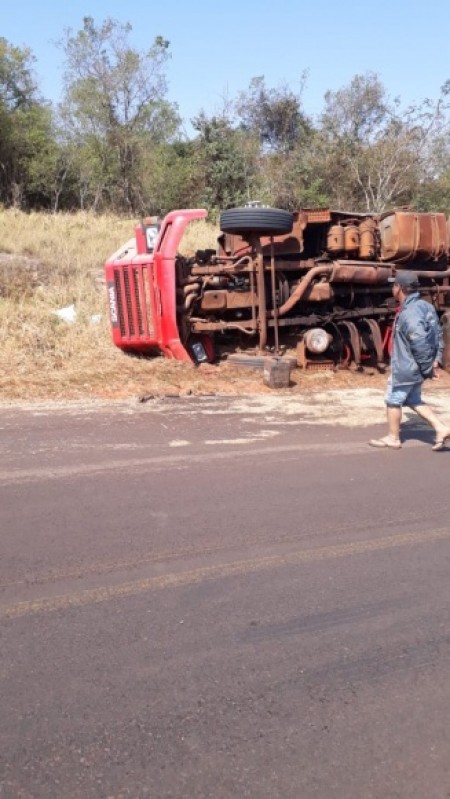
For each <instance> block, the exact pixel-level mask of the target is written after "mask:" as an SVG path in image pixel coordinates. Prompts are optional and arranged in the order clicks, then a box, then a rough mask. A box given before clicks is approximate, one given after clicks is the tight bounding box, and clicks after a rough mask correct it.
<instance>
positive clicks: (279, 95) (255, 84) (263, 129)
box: [236, 75, 312, 153]
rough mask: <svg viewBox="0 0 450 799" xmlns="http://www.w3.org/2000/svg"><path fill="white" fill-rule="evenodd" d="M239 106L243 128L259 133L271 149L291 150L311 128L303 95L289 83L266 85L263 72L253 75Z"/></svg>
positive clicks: (264, 146) (278, 150)
mask: <svg viewBox="0 0 450 799" xmlns="http://www.w3.org/2000/svg"><path fill="white" fill-rule="evenodd" d="M304 78H305V76H303V79H302V83H303V82H304ZM236 109H237V114H238V118H239V119H240V122H241V125H242V127H243V129H244V130H246V131H249V132H252V133H254V134H256V135H257V136H258V138H259V141H260V143H261V145H262V147H263V148H264V149H267V150H269V151H274V152H281V153H288V152H290V151H292V150H293V149H295V147H296V146H297V145H298V143H299V141H300V140H302V141H304V140H306V139H307V138H308V136H309V135H310V133H311V132H312V126H311V122H310V120H309V119H308V118H307V116H306V115H305V114H304V112H303V110H302V103H301V96H300V95H295V94H294V92H292V91H291V90H290V89H289V88H288V87H287V86H282V87H280V88H278V89H269V88H267V86H266V83H265V78H264V76H263V75H260V76H258V77H256V78H252V80H251V81H250V86H249V88H248V90H247V91H246V92H241V93H240V94H239V97H238V100H237V103H236Z"/></svg>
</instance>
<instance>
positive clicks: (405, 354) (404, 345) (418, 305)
mask: <svg viewBox="0 0 450 799" xmlns="http://www.w3.org/2000/svg"><path fill="white" fill-rule="evenodd" d="M442 352H443V338H442V329H441V326H440V324H439V318H438V315H437V313H436V311H435V309H434V308H433V306H432V305H430V303H429V302H426V301H425V300H421V299H420V294H419V292H414V294H409V295H408V296H407V297H406V299H405V301H404V303H403V304H402V306H401V308H400V311H399V313H398V316H397V318H396V320H395V323H394V337H393V348H392V356H391V375H392V385H393V387H395V386H396V385H411V384H413V383H421V382H422V380H424V379H425V378H427V377H432V375H433V362H434V361H440V360H441V356H442Z"/></svg>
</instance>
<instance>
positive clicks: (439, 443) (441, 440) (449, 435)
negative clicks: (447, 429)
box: [431, 433, 450, 452]
mask: <svg viewBox="0 0 450 799" xmlns="http://www.w3.org/2000/svg"><path fill="white" fill-rule="evenodd" d="M448 438H450V433H447V435H446V436H443V438H437V439H436V443H435V444H434V446H433V447H431V449H432V450H433V452H439V450H441V449H444V447H445V442H446V441H447V439H448Z"/></svg>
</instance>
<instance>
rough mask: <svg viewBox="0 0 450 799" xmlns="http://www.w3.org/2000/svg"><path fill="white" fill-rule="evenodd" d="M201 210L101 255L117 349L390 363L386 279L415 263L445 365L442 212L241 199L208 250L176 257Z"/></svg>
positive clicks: (445, 226) (448, 321) (448, 269)
mask: <svg viewBox="0 0 450 799" xmlns="http://www.w3.org/2000/svg"><path fill="white" fill-rule="evenodd" d="M206 215H207V214H206V211H204V210H203V209H194V210H180V211H172V212H171V213H170V214H168V215H167V216H166V217H165V218H164V220H163V221H162V223H159V222H156V220H155V219H151V220H146V221H144V223H143V225H140V226H138V227H137V228H136V234H135V238H134V239H132V240H131V241H130V242H128V243H127V244H126V245H124V247H123V248H121V249H120V250H119V251H118V252H116V253H114V255H113V256H111V258H110V259H109V260H108V261H107V263H106V266H105V269H106V279H107V286H108V298H109V307H110V318H111V325H112V330H113V340H114V342H115V343H116V344H117V346H119V347H121V348H122V349H124V350H126V351H132V352H140V353H152V352H155V351H159V352H163V353H164V354H165V355H166V356H167V357H169V358H177V359H180V360H188V361H193V362H201V361H204V360H208V361H214V360H216V359H217V358H224V357H227V356H230V355H233V357H236V355H235V354H236V353H240V356H239V357H241V358H244V357H246V356H247V355H248V356H249V357H250V356H251V355H266V354H277V355H282V354H283V353H292V351H294V354H295V358H296V360H297V363H298V365H299V366H302V367H303V368H315V369H321V368H335V367H337V366H341V367H345V366H349V365H350V364H353V365H354V366H355V367H356V368H358V369H359V368H361V367H362V366H363V365H364V364H365V363H369V362H370V363H375V364H377V365H378V367H379V368H380V369H383V368H384V365H385V363H386V362H387V360H388V348H389V339H390V336H391V331H392V322H393V318H394V315H395V304H394V300H393V298H392V293H391V286H390V284H389V283H388V279H389V278H390V277H392V276H393V275H395V273H396V272H397V271H398V270H400V269H408V270H412V271H414V273H415V274H416V275H417V276H418V278H419V281H420V284H421V293H422V296H423V297H424V299H426V300H428V301H429V302H431V303H432V304H433V305H434V306H435V308H436V310H437V312H438V314H439V316H440V318H441V322H442V326H443V332H444V342H445V355H444V361H445V363H444V365H445V366H446V368H450V332H449V329H450V262H449V242H450V223H449V221H448V220H447V219H446V217H445V215H444V214H441V213H435V214H434V213H433V214H431V213H427V214H417V213H413V212H411V211H404V210H394V211H391V212H389V213H386V214H383V215H382V216H374V215H369V214H355V213H346V212H343V211H333V210H330V209H302V210H299V211H297V212H295V213H290V212H288V211H284V210H281V209H274V208H265V207H261V206H258V205H256V206H254V205H253V206H248V207H244V208H235V209H229V210H226V211H223V212H222V214H221V218H220V227H221V231H222V232H221V235H220V236H219V238H218V243H217V247H216V248H215V249H214V250H213V249H208V250H198V251H197V252H196V253H195V254H194V255H192V256H189V257H187V256H184V255H181V254H180V253H179V245H180V241H181V238H182V236H183V233H184V231H185V228H186V225H187V224H188V223H189V222H190V221H191V220H193V219H201V218H204V217H205V216H206Z"/></svg>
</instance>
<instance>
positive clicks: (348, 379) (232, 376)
mask: <svg viewBox="0 0 450 799" xmlns="http://www.w3.org/2000/svg"><path fill="white" fill-rule="evenodd" d="M117 366H118V368H117V369H116V370H114V371H112V372H111V373H110V375H109V379H108V377H107V376H106V375H105V374H104V373H102V374H101V379H100V378H99V376H96V374H95V371H94V372H93V373H92V376H91V377H92V379H91V380H90V381H89V380H88V382H87V383H84V384H81V385H80V383H79V382H76V384H74V385H72V386H71V385H70V384H64V383H62V384H54V385H51V384H49V382H48V380H47V379H46V380H43V382H42V384H41V385H36V384H34V385H30V386H29V387H28V390H26V391H24V388H23V382H22V387H21V392H20V394H18V395H17V396H15V397H12V396H8V397H5V396H3V398H2V397H1V396H0V409H3V410H5V409H8V408H9V409H11V408H21V409H27V410H30V411H31V412H35V413H44V414H45V413H48V412H58V411H64V412H67V411H69V412H74V413H84V412H91V411H94V410H96V409H99V410H101V409H105V407H109V408H111V407H114V409H115V410H116V411H118V412H122V413H126V414H129V413H135V412H137V411H138V409H140V410H142V411H144V410H145V412H152V411H153V410H156V411H161V410H164V403H166V402H169V403H170V407H171V408H172V409H173V403H174V402H177V401H178V400H179V401H180V406H179V408H180V411H182V412H183V413H189V414H190V413H196V412H198V405H196V404H195V403H196V400H197V399H198V398H202V406H201V407H202V413H203V412H205V413H208V414H215V413H224V412H226V413H240V414H248V416H249V417H252V418H253V419H255V418H258V417H259V418H261V421H265V422H270V420H276V419H280V418H281V417H282V418H283V424H293V425H298V424H299V423H306V424H314V425H319V424H320V425H322V424H333V425H339V426H344V427H356V426H361V427H367V426H369V425H374V424H383V423H384V421H385V409H384V403H383V396H384V392H385V387H386V381H387V374H384V375H383V374H380V373H379V372H377V370H376V369H365V370H364V371H363V372H355V371H352V370H343V371H319V372H309V371H306V372H305V371H304V370H302V369H299V368H295V369H293V370H292V372H291V384H290V386H289V387H288V388H282V389H272V388H269V387H267V386H266V385H264V383H263V372H262V370H255V369H249V368H242V367H240V368H238V367H236V366H231V365H230V364H229V363H226V362H224V363H219V364H217V365H210V364H202V365H200V366H198V367H194V366H192V365H189V364H184V363H180V362H177V361H168V360H166V359H164V358H155V359H150V360H147V359H137V360H136V359H134V358H129V357H128V356H126V355H123V354H122V353H118V362H117ZM423 394H424V398H425V400H426V401H427V402H429V403H430V405H431V406H432V407H433V408H434V409H435V410H436V411H437V412H438V413H439V414H440V415H441V416H442V419H443V420H444V421H446V422H448V424H449V426H450V374H448V373H446V372H442V371H441V372H440V376H439V379H438V380H433V381H427V382H426V383H425V385H424V391H423ZM224 400H226V401H225V402H224ZM404 418H405V420H408V419H409V418H411V419H414V422H415V423H417V421H418V420H417V417H415V414H414V413H413V412H412V411H408V410H405V415H404Z"/></svg>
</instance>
